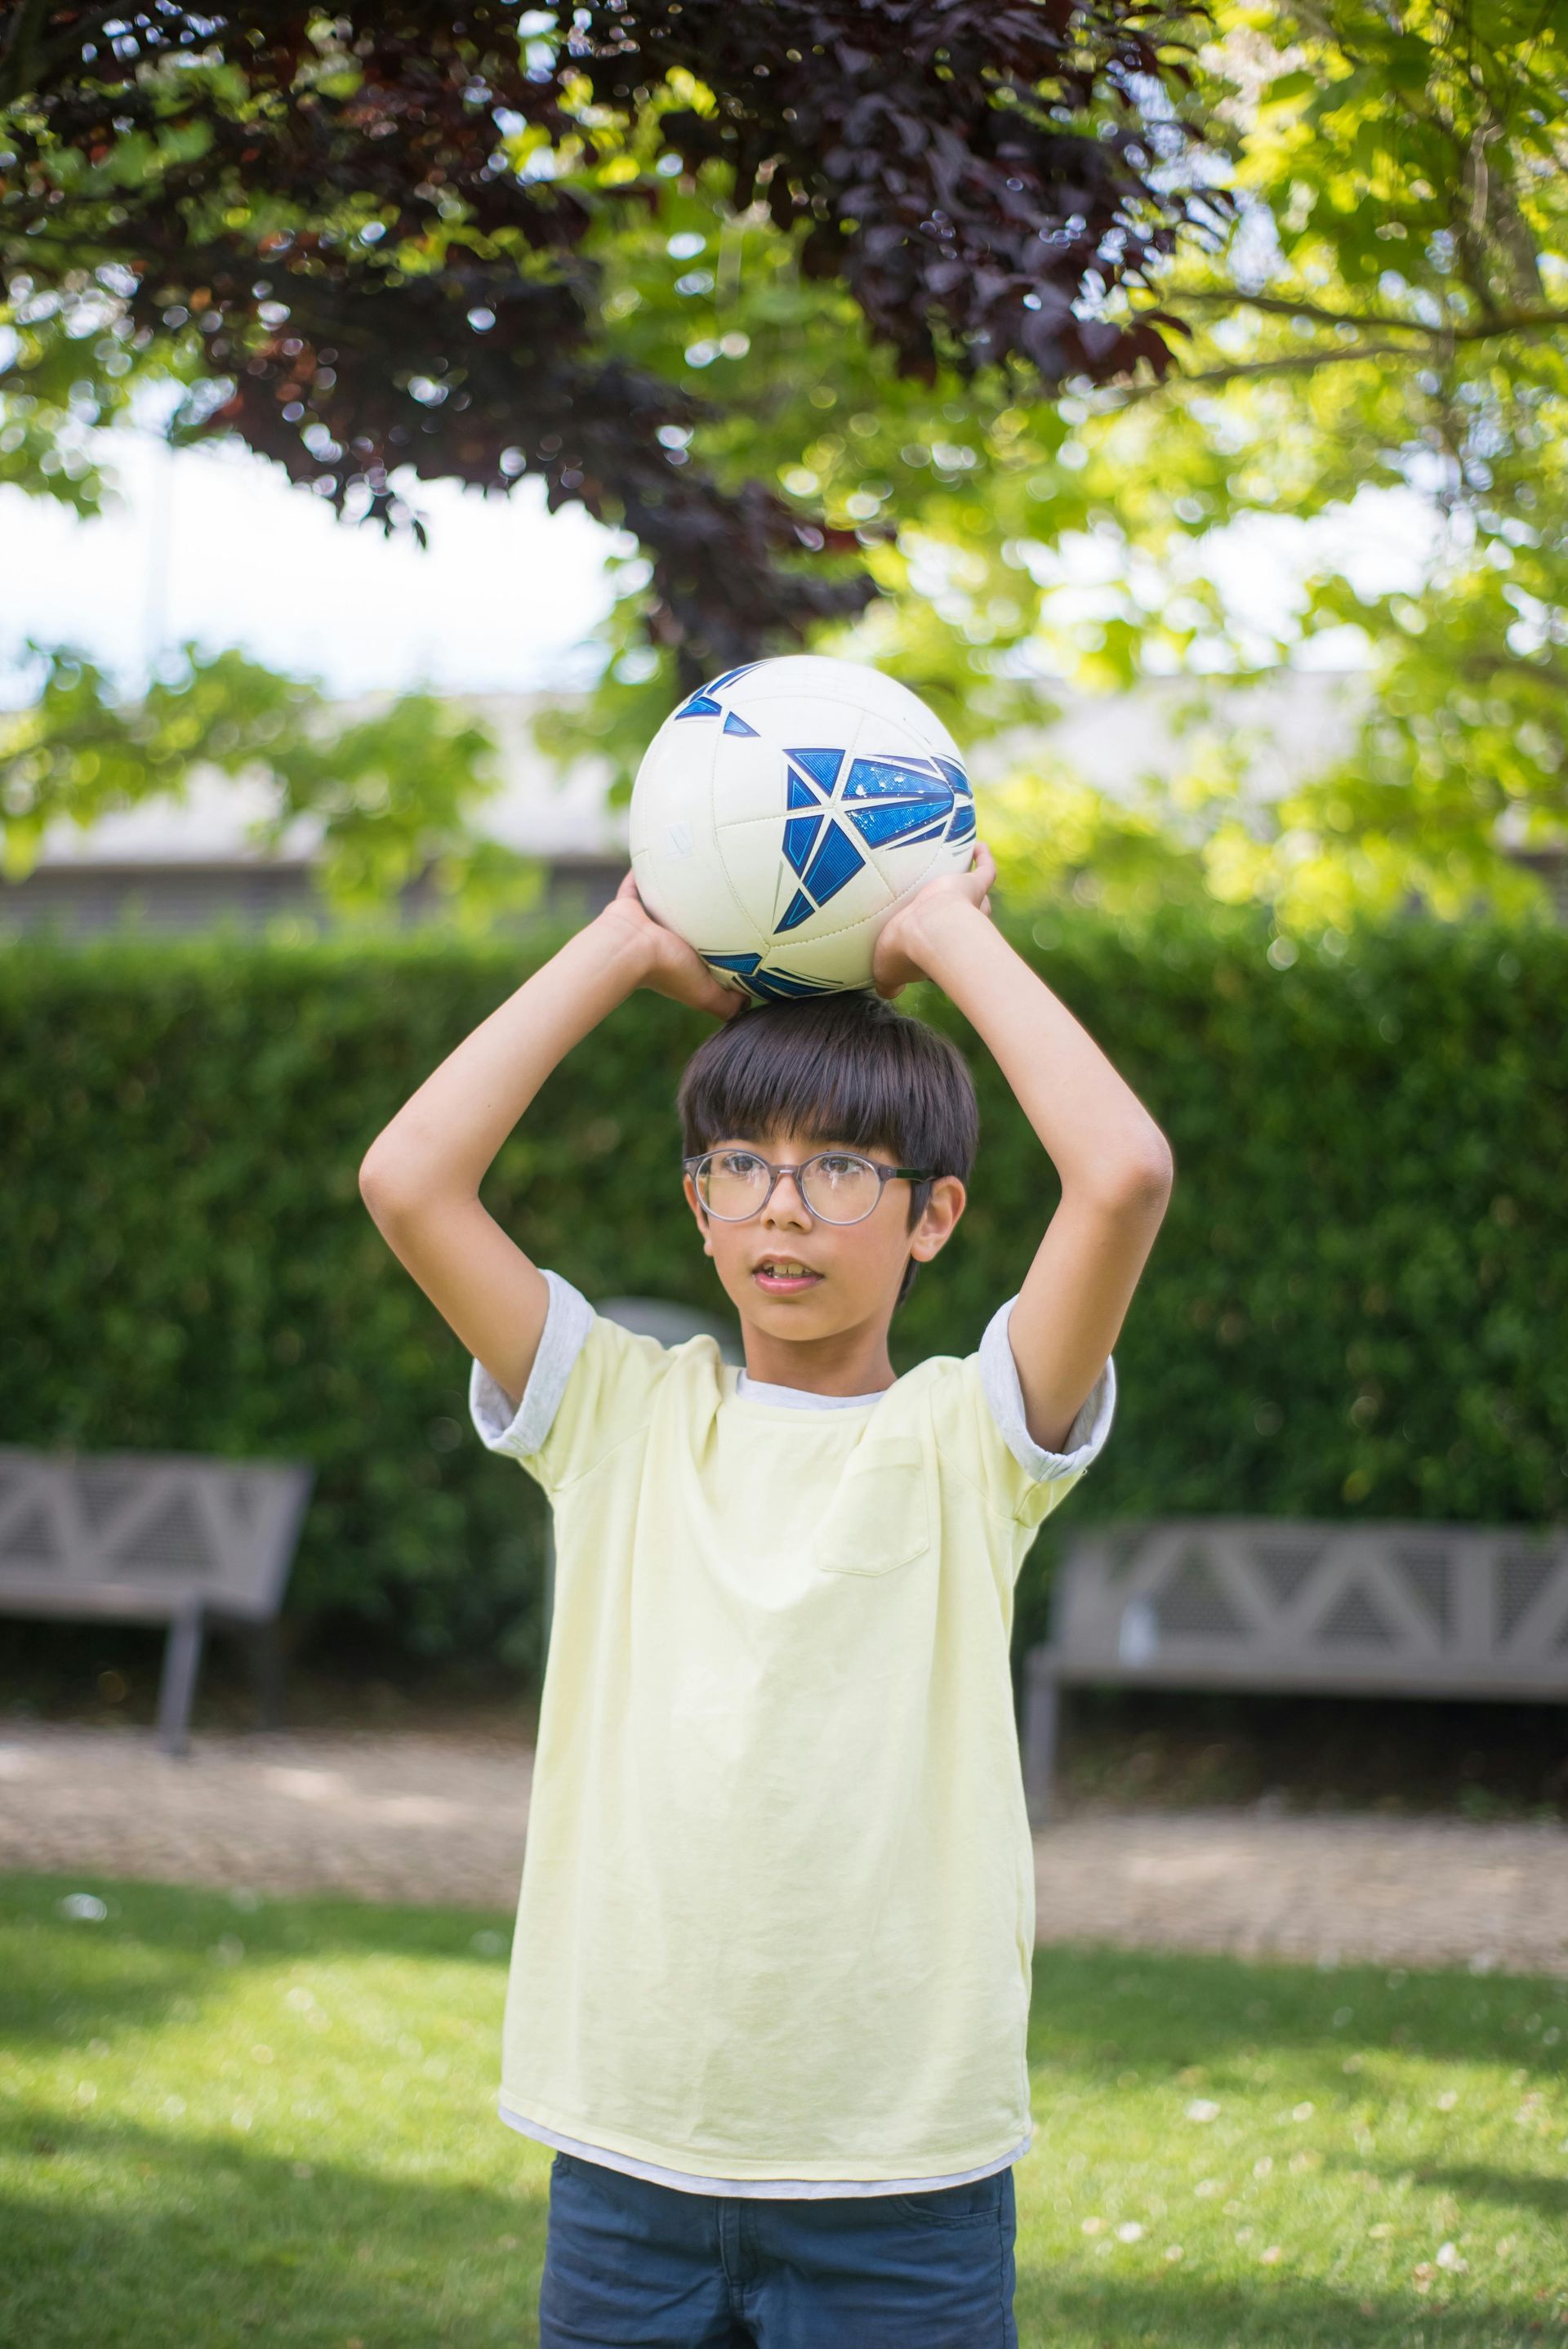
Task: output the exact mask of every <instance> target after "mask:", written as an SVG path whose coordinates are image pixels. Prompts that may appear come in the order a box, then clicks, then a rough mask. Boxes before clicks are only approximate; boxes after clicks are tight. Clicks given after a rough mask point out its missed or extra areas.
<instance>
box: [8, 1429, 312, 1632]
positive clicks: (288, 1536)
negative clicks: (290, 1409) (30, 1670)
mask: <svg viewBox="0 0 1568 2349" xmlns="http://www.w3.org/2000/svg"><path fill="white" fill-rule="evenodd" d="M313 1473H314V1472H313V1471H312V1470H311V1469H310V1468H308V1467H305V1466H304V1465H302V1464H298V1463H296V1462H292V1461H273V1460H212V1459H208V1458H205V1457H203V1456H201V1455H200V1454H187V1453H149V1452H128V1453H108V1454H93V1455H91V1456H90V1457H89V1456H88V1455H87V1454H69V1453H55V1454H49V1453H38V1452H27V1451H23V1450H21V1449H19V1448H17V1447H16V1446H14V1445H9V1444H0V1613H5V1614H26V1615H47V1616H100V1617H103V1618H105V1619H117V1620H119V1621H139V1622H168V1621H170V1620H172V1619H173V1618H174V1617H175V1616H177V1615H180V1614H181V1613H183V1612H185V1611H186V1610H188V1609H190V1608H191V1607H192V1606H195V1605H199V1604H200V1605H202V1606H204V1607H206V1608H208V1609H211V1612H213V1613H214V1614H217V1615H227V1616H237V1617H240V1618H242V1619H245V1620H248V1621H253V1622H264V1621H266V1620H268V1619H270V1618H271V1617H273V1616H274V1615H276V1613H277V1611H278V1609H279V1607H280V1606H281V1604H282V1602H283V1594H284V1583H285V1582H286V1580H287V1578H288V1570H289V1566H290V1562H291V1560H292V1559H293V1557H294V1543H295V1541H296V1540H297V1538H298V1535H299V1527H300V1520H301V1518H302V1517H303V1516H304V1506H305V1503H306V1501H307V1499H308V1498H309V1495H310V1488H311V1483H312V1478H313Z"/></svg>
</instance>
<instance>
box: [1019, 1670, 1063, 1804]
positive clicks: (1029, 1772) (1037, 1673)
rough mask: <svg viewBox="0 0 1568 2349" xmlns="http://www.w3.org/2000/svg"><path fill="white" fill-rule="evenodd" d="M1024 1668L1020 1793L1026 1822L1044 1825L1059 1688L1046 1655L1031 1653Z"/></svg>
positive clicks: (1054, 1756) (1057, 1728)
mask: <svg viewBox="0 0 1568 2349" xmlns="http://www.w3.org/2000/svg"><path fill="white" fill-rule="evenodd" d="M1025 1670H1026V1680H1025V1683H1024V1794H1025V1798H1026V1802H1027V1804H1028V1811H1029V1824H1030V1825H1031V1826H1045V1825H1046V1823H1047V1820H1048V1819H1049V1817H1050V1815H1051V1797H1052V1791H1053V1786H1054V1782H1055V1778H1056V1768H1057V1740H1058V1737H1059V1734H1060V1730H1061V1712H1062V1691H1061V1687H1060V1684H1059V1682H1057V1676H1056V1671H1055V1668H1054V1666H1053V1664H1052V1661H1051V1659H1050V1658H1049V1656H1047V1655H1043V1654H1041V1653H1040V1652H1039V1651H1034V1652H1032V1653H1031V1654H1030V1655H1028V1656H1027V1657H1026V1659H1025Z"/></svg>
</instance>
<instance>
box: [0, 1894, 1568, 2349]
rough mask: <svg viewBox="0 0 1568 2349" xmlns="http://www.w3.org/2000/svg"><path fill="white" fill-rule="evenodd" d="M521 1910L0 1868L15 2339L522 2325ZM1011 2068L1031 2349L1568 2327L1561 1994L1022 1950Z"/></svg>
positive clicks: (1192, 2347)
mask: <svg viewBox="0 0 1568 2349" xmlns="http://www.w3.org/2000/svg"><path fill="white" fill-rule="evenodd" d="M81 1893H88V1894H90V1895H93V1896H96V1898H97V1899H98V1900H99V1901H101V1902H102V1903H104V1904H105V1905H106V1907H107V1910H108V1913H107V1915H106V1916H104V1917H102V1918H88V1917H79V1916H72V1915H70V1914H69V1913H67V1910H66V1909H64V1908H63V1907H62V1902H63V1901H65V1900H66V1899H67V1896H69V1895H72V1894H81ZM510 1930H511V1918H510V1917H509V1916H491V1915H485V1914H480V1913H476V1912H474V1911H470V1910H458V1909H391V1908H378V1907H369V1906H366V1905H364V1904H361V1903H358V1902H349V1901H340V1900H327V1899H309V1900H272V1899H264V1900H261V1901H259V1902H258V1901H257V1900H256V1899H254V1897H253V1896H250V1897H245V1898H243V1899H238V1898H231V1897H230V1896H227V1895H225V1894H222V1893H214V1892H204V1891H190V1890H185V1889H173V1888H170V1887H166V1886H157V1885H146V1884H132V1883H120V1882H117V1881H111V1880H106V1879H99V1878H60V1877H44V1876H13V1877H8V1878H0V2338H3V2339H5V2341H7V2342H9V2341H15V2342H16V2343H18V2344H27V2349H63V2344H76V2343H82V2344H88V2343H90V2344H93V2349H131V2344H136V2349H141V2344H148V2349H151V2344H158V2349H167V2344H173V2349H187V2344H192V2349H193V2345H194V2344H200V2349H225V2344H232V2343H252V2342H265V2343H268V2344H280V2349H356V2344H360V2349H424V2344H429V2349H438V2344H452V2349H482V2344H497V2349H500V2344H506V2345H507V2349H517V2344H525V2343H528V2342H531V2341H532V2340H533V2339H534V2338H535V2329H534V2322H533V2313H534V2306H535V2301H536V2298H537V2293H538V2288H539V2276H540V2270H541V2266H542V2261H543V2256H544V2222H545V2209H546V2200H547V2180H548V2175H549V2163H550V2154H549V2151H548V2149H547V2148H546V2147H541V2146H536V2145H533V2144H532V2143H531V2142H530V2141H529V2140H527V2139H525V2138H523V2137H518V2136H517V2135H515V2134H514V2133H513V2132H512V2131H511V2130H510V2129H506V2128H504V2127H502V2126H501V2124H500V2122H499V2121H498V2120H497V2119H496V2117H495V2106H494V2089H495V2078H496V2065H497V2059H498V2050H499V2042H500V2019H501V2005H502V1999H503V1994H504V1991H505V1983H506V1952H507V1948H508V1942H509V1937H510ZM1031 2057H1032V2063H1033V2069H1034V2106H1035V2117H1036V2124H1037V2134H1036V2139H1035V2145H1034V2148H1033V2150H1032V2151H1031V2153H1030V2155H1029V2157H1028V2158H1027V2160H1026V2161H1025V2162H1023V2163H1021V2164H1020V2166H1019V2168H1018V2171H1017V2185H1018V2209H1019V2224H1018V2297H1017V2312H1018V2323H1019V2333H1020V2338H1021V2341H1022V2343H1023V2344H1025V2349H1047V2344H1048V2349H1124V2344H1135V2343H1150V2344H1161V2349H1222V2344H1245V2349H1251V2344H1259V2349H1261V2345H1262V2344H1270V2349H1286V2344H1288V2349H1310V2344H1322V2349H1374V2344H1377V2349H1382V2344H1390V2345H1391V2344H1399V2349H1425V2345H1426V2344H1431V2349H1436V2344H1445V2349H1481V2345H1482V2344H1486V2349H1504V2344H1508V2349H1512V2344H1521V2343H1527V2342H1530V2341H1532V2340H1535V2339H1538V2338H1541V2337H1542V2336H1545V2337H1546V2338H1548V2339H1552V2338H1564V2337H1568V2081H1565V2078H1564V2073H1565V2068H1568V2065H1565V2057H1568V1981H1549V1982H1542V1981H1532V1980H1525V1979H1521V1980H1514V1979H1505V1978H1503V1977H1501V1976H1498V1975H1490V1976H1483V1977H1479V1978H1478V1977H1472V1976H1470V1975H1468V1974H1451V1973H1443V1974H1439V1973H1409V1974H1407V1973H1403V1972H1399V1971H1393V1972H1390V1971H1387V1970H1386V1969H1383V1968H1380V1967H1377V1968H1374V1967H1341V1968H1339V1969H1337V1970H1336V1971H1332V1972H1324V1971H1315V1970H1313V1969H1311V1968H1307V1967H1301V1966H1284V1965H1246V1964H1242V1963H1239V1962H1235V1961H1230V1960H1226V1959H1220V1958H1193V1957H1152V1956H1128V1955H1125V1954H1122V1953H1119V1952H1115V1951H1070V1952H1068V1951H1042V1952H1041V1953H1040V1955H1039V1957H1038V1959H1037V1965H1036V1975H1035V2006H1034V2022H1033V2031H1032V2043H1031Z"/></svg>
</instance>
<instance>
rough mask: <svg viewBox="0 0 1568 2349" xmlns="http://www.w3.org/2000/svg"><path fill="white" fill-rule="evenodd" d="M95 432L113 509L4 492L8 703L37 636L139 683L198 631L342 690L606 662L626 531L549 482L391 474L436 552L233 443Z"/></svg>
mask: <svg viewBox="0 0 1568 2349" xmlns="http://www.w3.org/2000/svg"><path fill="white" fill-rule="evenodd" d="M98 443H99V453H100V455H101V456H102V457H103V458H105V459H107V460H108V465H109V469H110V470H111V471H112V472H113V474H114V475H115V476H116V478H117V480H118V482H119V488H120V491H121V493H122V494H121V498H120V500H119V501H117V502H116V503H115V504H114V505H113V506H112V507H110V508H109V509H108V511H107V512H105V514H104V516H103V518H102V519H101V520H95V521H89V522H83V521H79V520H78V519H77V517H76V516H75V515H74V514H73V513H72V512H70V511H69V509H68V508H67V507H65V506H62V505H60V504H58V503H57V502H56V501H55V500H53V499H50V498H38V497H30V496H28V495H27V494H26V492H24V491H22V490H19V489H15V488H12V487H0V698H5V699H9V700H12V701H15V699H16V698H20V697H19V695H18V693H17V691H16V690H15V663H16V660H17V658H18V655H19V653H20V649H21V645H22V640H23V639H24V638H26V637H27V636H33V637H35V638H37V639H39V640H41V641H44V642H46V643H62V644H63V643H71V644H73V645H76V646H77V647H80V648H81V649H83V650H85V651H87V652H88V653H90V654H92V655H93V656H94V657H96V658H97V659H98V660H99V661H101V662H103V663H104V664H106V665H107V666H108V667H109V668H110V669H111V670H112V671H113V672H114V674H115V676H116V678H117V680H118V681H119V683H120V684H121V686H122V687H123V688H125V689H127V690H132V689H135V688H137V687H138V686H139V684H140V683H141V682H142V681H143V679H144V678H145V675H146V669H147V663H148V659H149V655H150V651H152V650H154V649H156V648H158V647H173V646H176V645H178V644H180V643H181V642H182V641H183V640H184V639H185V638H186V637H187V636H192V637H195V638H196V639H197V640H198V641H199V642H200V643H201V646H202V647H203V648H204V649H206V650H210V651H217V650H219V649H221V648H222V647H225V646H229V645H237V646H239V647H242V649H243V650H245V651H246V652H249V653H251V654H252V655H253V656H254V657H256V658H258V659H261V660H264V661H265V662H267V663H268V664H269V666H271V667H275V668H283V669H287V670H289V671H291V672H293V673H294V674H295V675H299V676H306V677H311V678H315V679H317V680H319V681H320V682H321V683H323V684H324V685H325V687H326V688H327V689H328V690H329V691H330V692H331V693H333V694H334V695H348V694H355V693H364V692H371V691H375V690H378V689H382V688H399V689H407V688H414V687H416V686H419V685H424V684H428V685H431V686H433V687H436V688H439V689H445V690H449V691H460V690H467V691H480V690H483V691H487V692H502V691H522V690H529V689H535V688H569V687H573V686H582V685H586V684H589V683H590V682H592V679H593V676H594V675H595V674H596V672H597V667H598V657H597V656H595V655H593V654H591V653H589V652H588V651H587V650H586V649H585V645H586V639H587V637H588V636H589V634H590V631H591V630H592V629H593V626H594V625H595V623H596V622H597V621H598V620H599V619H601V618H602V617H603V614H604V613H605V612H606V611H607V609H608V608H609V605H610V601H611V587H610V577H609V574H608V573H607V571H606V567H605V564H606V557H607V555H608V554H610V553H611V552H612V551H614V550H616V549H619V550H620V551H621V552H623V553H629V552H631V551H632V549H631V542H630V541H629V540H628V539H627V538H626V537H625V536H624V534H623V533H619V532H614V531H609V530H605V529H604V528H603V527H602V525H601V524H599V523H595V522H594V521H593V519H592V517H591V516H590V515H589V514H587V513H586V512H584V511H583V508H582V507H580V506H573V507H567V508H565V509H563V510H562V512H560V513H556V514H552V513H550V512H548V511H547V510H546V507H545V503H544V490H543V484H542V482H540V481H536V480H524V481H520V482H519V483H518V484H517V486H516V488H515V489H514V490H513V491H512V492H511V495H510V496H508V497H504V498H503V497H496V496H492V497H489V498H485V497H481V496H480V492H478V491H477V490H469V491H467V492H465V491H464V490H463V489H462V488H461V486H460V485H459V483H458V482H456V481H414V480H412V479H408V480H403V479H401V478H399V477H398V476H397V475H395V476H394V477H393V486H394V488H395V489H397V490H398V491H399V492H400V493H401V494H402V495H403V496H404V498H405V499H406V500H407V502H408V503H409V504H411V505H412V506H414V507H415V509H416V510H417V511H418V512H419V513H420V514H421V515H422V516H423V518H424V520H425V522H426V524H427V527H428V531H429V535H430V543H429V545H428V549H426V550H424V551H421V550H420V548H419V547H418V544H417V543H415V541H414V539H413V537H412V535H411V534H409V533H406V532H404V533H398V534H397V536H395V537H394V538H392V539H387V538H385V537H384V536H383V534H382V533H381V532H380V531H379V530H377V529H374V528H366V527H363V526H360V525H358V524H356V523H340V522H339V521H338V520H337V518H336V516H335V514H334V513H333V512H332V509H331V508H330V506H328V505H327V504H326V502H325V501H324V500H322V499H320V498H317V497H315V496H313V495H312V494H311V492H309V491H306V490H302V489H299V488H296V487H294V485H293V484H291V483H290V482H289V481H288V479H287V477H286V476H285V475H284V472H283V471H282V469H281V467H279V466H276V465H273V464H271V463H269V462H268V461H267V460H265V459H264V458H261V457H257V456H254V455H253V454H252V452H251V451H250V450H246V449H244V448H242V447H241V446H240V445H239V444H238V443H229V444H225V445H220V444H216V443H214V444H213V445H211V446H210V447H208V448H204V449H200V450H195V449H192V450H170V448H169V446H168V444H167V442H165V441H164V440H161V439H160V438H159V437H158V436H156V435H155V434H153V433H151V432H148V431H143V430H139V429H116V430H114V431H113V432H111V433H107V434H100V435H98ZM6 670H9V671H11V672H12V681H13V689H12V691H11V692H9V693H6V692H5V682H4V676H3V672H5V671H6Z"/></svg>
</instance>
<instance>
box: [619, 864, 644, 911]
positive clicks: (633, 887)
mask: <svg viewBox="0 0 1568 2349" xmlns="http://www.w3.org/2000/svg"><path fill="white" fill-rule="evenodd" d="M615 895H616V896H617V897H631V898H633V899H634V900H635V902H636V903H637V904H638V905H641V904H642V902H643V901H642V899H641V898H640V897H639V896H638V895H637V876H636V874H634V872H633V870H632V868H631V866H630V865H629V864H628V865H627V867H626V877H625V879H624V881H623V882H622V884H621V885H620V887H619V888H618V889H617V890H616V892H615Z"/></svg>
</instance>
